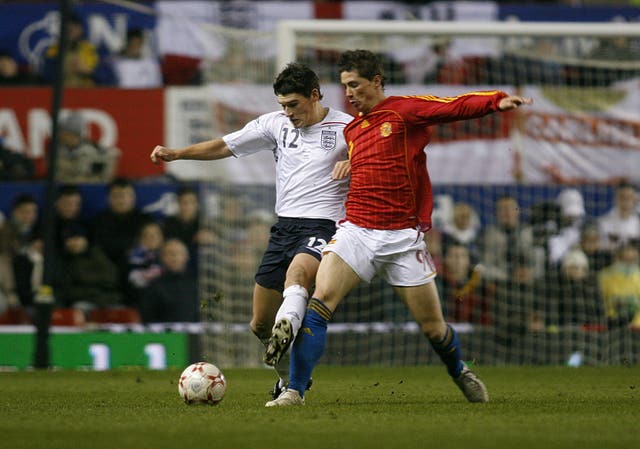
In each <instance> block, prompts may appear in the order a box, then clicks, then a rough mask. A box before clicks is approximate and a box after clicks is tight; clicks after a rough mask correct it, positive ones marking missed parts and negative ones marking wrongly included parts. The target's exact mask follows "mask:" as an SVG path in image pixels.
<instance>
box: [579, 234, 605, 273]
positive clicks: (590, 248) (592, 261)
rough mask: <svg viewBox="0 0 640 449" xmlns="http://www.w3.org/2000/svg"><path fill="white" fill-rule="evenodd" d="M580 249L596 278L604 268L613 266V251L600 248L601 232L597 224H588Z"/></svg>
mask: <svg viewBox="0 0 640 449" xmlns="http://www.w3.org/2000/svg"><path fill="white" fill-rule="evenodd" d="M579 247H580V249H581V250H582V252H584V254H585V255H586V256H587V260H588V261H589V272H590V273H591V275H593V276H595V274H596V273H598V272H599V271H600V270H602V269H603V268H604V267H606V266H608V265H610V264H611V259H612V254H611V251H608V250H605V249H602V248H601V247H600V231H599V230H598V225H597V224H596V223H587V224H586V225H585V226H584V227H583V228H582V233H581V235H580V244H579Z"/></svg>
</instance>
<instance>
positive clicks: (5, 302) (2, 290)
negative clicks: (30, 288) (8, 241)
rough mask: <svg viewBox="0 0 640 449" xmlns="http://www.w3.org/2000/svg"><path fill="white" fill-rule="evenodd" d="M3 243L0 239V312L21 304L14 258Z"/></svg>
mask: <svg viewBox="0 0 640 449" xmlns="http://www.w3.org/2000/svg"><path fill="white" fill-rule="evenodd" d="M0 229H1V227H0ZM2 243H3V242H1V241H0V314H1V313H3V312H4V311H5V310H7V309H9V308H13V307H18V306H19V305H20V299H19V298H18V294H17V292H16V280H15V277H14V275H13V260H12V258H11V256H10V253H9V252H8V251H7V250H6V248H3V247H4V245H3V244H2Z"/></svg>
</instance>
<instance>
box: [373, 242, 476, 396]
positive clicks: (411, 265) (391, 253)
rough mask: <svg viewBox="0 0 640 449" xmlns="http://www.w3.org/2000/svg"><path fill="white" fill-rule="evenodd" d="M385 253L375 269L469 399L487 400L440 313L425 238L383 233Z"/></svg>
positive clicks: (452, 330)
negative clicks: (390, 286)
mask: <svg viewBox="0 0 640 449" xmlns="http://www.w3.org/2000/svg"><path fill="white" fill-rule="evenodd" d="M384 241H385V242H386V244H385V245H384V247H383V248H382V250H383V251H384V253H385V255H384V256H381V257H379V258H378V260H380V261H381V265H380V266H379V268H378V273H379V274H380V276H381V277H382V278H383V279H385V280H386V281H387V282H388V283H389V284H390V285H392V286H394V290H395V291H396V294H397V295H398V296H399V297H400V298H401V299H402V301H403V302H404V303H405V304H406V306H407V307H408V309H409V311H410V312H411V314H412V315H413V317H414V319H415V320H416V322H417V323H418V325H419V326H420V330H421V331H422V333H423V334H424V335H425V336H426V337H427V339H428V340H429V342H430V343H431V346H432V347H433V349H434V350H435V351H436V353H437V354H438V356H440V359H441V360H442V361H443V363H444V364H445V366H446V367H447V372H448V373H449V375H450V376H451V377H452V379H453V380H454V381H455V383H456V385H458V387H459V388H460V389H461V390H462V392H463V393H464V395H465V397H466V398H467V399H468V400H469V401H470V402H486V401H487V400H488V395H487V390H486V388H485V386H484V384H483V383H482V382H481V381H480V379H478V378H477V376H476V375H475V374H474V373H473V372H471V371H470V370H469V369H468V368H467V366H466V365H465V364H464V362H463V361H462V350H461V347H460V340H459V339H458V335H457V333H456V331H455V330H454V329H453V328H452V327H451V326H449V325H448V324H447V323H446V322H445V320H444V317H443V315H442V306H441V304H440V297H439V295H438V289H437V287H436V284H435V282H434V281H435V276H436V271H435V265H434V264H433V261H432V259H431V256H430V255H429V252H428V251H427V248H426V245H425V243H424V239H422V238H420V236H419V237H418V238H416V236H415V231H414V230H411V229H405V230H400V231H390V232H388V233H387V235H386V236H385V237H384Z"/></svg>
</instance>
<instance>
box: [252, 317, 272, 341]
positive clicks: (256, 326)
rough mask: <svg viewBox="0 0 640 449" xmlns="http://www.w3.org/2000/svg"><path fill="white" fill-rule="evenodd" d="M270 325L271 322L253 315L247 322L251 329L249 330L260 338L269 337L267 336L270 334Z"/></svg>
mask: <svg viewBox="0 0 640 449" xmlns="http://www.w3.org/2000/svg"><path fill="white" fill-rule="evenodd" d="M272 327H273V323H267V322H265V321H262V320H259V319H258V318H255V317H254V318H253V319H252V320H251V322H250V323H249V328H250V329H251V332H253V333H254V335H255V336H256V337H258V338H259V339H261V340H262V339H263V338H269V336H270V335H271V328H272Z"/></svg>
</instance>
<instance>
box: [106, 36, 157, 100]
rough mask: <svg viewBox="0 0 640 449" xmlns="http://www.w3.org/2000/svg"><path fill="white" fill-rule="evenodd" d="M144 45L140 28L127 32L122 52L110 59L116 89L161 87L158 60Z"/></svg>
mask: <svg viewBox="0 0 640 449" xmlns="http://www.w3.org/2000/svg"><path fill="white" fill-rule="evenodd" d="M150 52H151V48H150V47H149V46H148V45H145V34H144V31H143V30H142V29H140V28H134V29H131V30H129V31H128V32H127V40H126V42H125V46H124V48H123V49H122V51H121V52H120V53H119V54H117V55H115V56H113V57H111V58H110V61H109V62H110V66H111V70H113V72H114V76H115V79H116V84H117V85H118V87H122V88H128V89H140V88H151V87H161V86H162V73H161V70H160V63H159V62H158V59H157V58H156V57H155V56H153V55H152V54H150Z"/></svg>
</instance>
